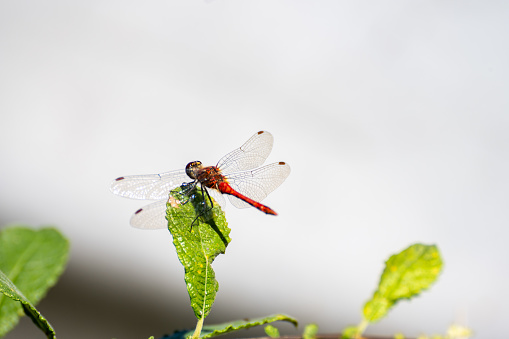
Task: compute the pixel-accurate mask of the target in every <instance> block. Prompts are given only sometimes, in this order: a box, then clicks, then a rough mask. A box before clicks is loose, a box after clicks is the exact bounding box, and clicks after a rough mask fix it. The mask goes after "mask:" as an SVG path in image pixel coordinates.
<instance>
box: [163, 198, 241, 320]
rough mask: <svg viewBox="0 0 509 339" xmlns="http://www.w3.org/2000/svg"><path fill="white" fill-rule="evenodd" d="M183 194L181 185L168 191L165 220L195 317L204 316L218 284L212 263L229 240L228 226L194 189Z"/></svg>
mask: <svg viewBox="0 0 509 339" xmlns="http://www.w3.org/2000/svg"><path fill="white" fill-rule="evenodd" d="M191 193H192V194H191V196H190V197H186V196H185V195H184V194H183V192H182V188H179V189H177V190H174V191H172V192H171V194H170V200H169V202H168V205H167V212H166V213H167V214H166V219H167V220H168V229H169V230H170V232H171V235H172V237H173V244H174V245H175V248H176V249H177V255H178V258H179V260H180V262H181V263H182V265H183V266H184V269H185V281H186V284H187V291H188V293H189V297H190V299H191V307H192V308H193V311H194V314H195V316H196V318H198V319H200V318H205V317H206V316H207V315H208V314H209V312H210V309H211V307H212V304H213V303H214V299H215V297H216V293H217V290H218V288H219V284H218V282H217V280H216V279H215V273H214V270H213V269H212V266H211V264H212V262H213V261H214V259H215V258H216V257H217V256H218V255H219V254H221V253H224V252H225V250H226V246H228V244H229V242H230V241H231V239H230V237H229V234H230V229H229V228H228V223H227V222H226V218H225V216H224V213H223V211H222V210H221V208H220V207H219V205H218V204H217V203H215V202H214V207H213V208H212V209H210V202H209V200H208V198H207V197H205V198H207V205H206V207H205V205H204V203H203V200H204V197H203V195H202V193H201V191H200V190H199V189H194V191H193V192H191Z"/></svg>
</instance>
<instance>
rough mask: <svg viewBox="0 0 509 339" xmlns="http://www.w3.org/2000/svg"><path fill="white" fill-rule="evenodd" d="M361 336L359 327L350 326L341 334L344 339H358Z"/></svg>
mask: <svg viewBox="0 0 509 339" xmlns="http://www.w3.org/2000/svg"><path fill="white" fill-rule="evenodd" d="M360 335H361V331H360V329H359V327H358V326H348V327H347V328H345V329H344V330H343V333H341V338H342V339H351V338H357V337H359V336H360Z"/></svg>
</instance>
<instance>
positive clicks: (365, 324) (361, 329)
mask: <svg viewBox="0 0 509 339" xmlns="http://www.w3.org/2000/svg"><path fill="white" fill-rule="evenodd" d="M368 325H369V321H368V320H366V319H362V321H361V323H360V324H359V325H358V326H357V336H358V337H361V336H362V334H363V333H364V331H365V330H366V327H368Z"/></svg>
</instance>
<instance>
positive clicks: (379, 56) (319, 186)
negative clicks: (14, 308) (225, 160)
mask: <svg viewBox="0 0 509 339" xmlns="http://www.w3.org/2000/svg"><path fill="white" fill-rule="evenodd" d="M508 18H509V3H508V2H506V1H499V2H497V1H484V2H481V1H468V0H467V1H445V2H444V1H411V2H409V1H362V0H361V1H342V2H340V1H332V0H330V1H309V0H308V1H262V0H257V1H254V0H246V1H240V0H239V1H231V0H230V1H226V0H211V1H202V0H186V1H169V0H165V1H160V0H153V1H138V2H136V1H131V0H129V1H125V0H124V1H108V0H107V1H96V0H88V1H78V0H76V1H56V0H50V1H44V2H41V1H22V0H16V1H13V0H12V1H11V0H7V1H1V2H0V114H1V119H0V159H1V166H0V222H1V224H2V225H7V224H11V223H23V224H28V225H32V226H37V227H39V226H41V225H47V224H51V225H56V226H57V227H59V228H60V229H61V230H62V232H63V233H64V234H66V235H67V236H68V237H69V238H70V240H71V242H72V251H71V259H70V262H69V265H68V268H67V271H66V272H65V274H64V276H63V277H62V280H61V281H60V283H59V284H58V285H57V286H56V287H55V288H54V289H53V290H52V291H51V292H50V293H49V294H48V296H47V297H46V299H45V300H44V301H43V302H42V303H41V304H40V310H41V311H42V313H43V314H44V315H45V316H46V317H47V318H48V319H49V320H50V322H51V323H52V324H53V326H54V327H55V329H56V331H57V334H58V335H59V337H60V338H112V337H116V338H147V337H148V336H149V335H155V336H156V337H157V336H161V335H162V334H163V333H165V332H166V333H171V332H172V331H173V330H175V329H180V328H183V327H193V326H194V324H195V319H194V316H193V313H192V311H191V308H190V306H189V300H188V296H187V292H186V289H185V284H184V281H183V275H184V273H183V268H182V266H181V265H180V263H179V262H178V259H177V257H176V254H175V251H174V248H173V245H172V244H171V236H170V234H169V233H168V232H167V231H164V230H162V231H141V230H138V229H134V228H131V227H130V226H129V224H128V223H129V218H130V215H131V214H132V213H133V212H134V211H135V210H136V209H138V208H139V207H141V206H143V205H144V204H145V202H144V201H134V200H127V199H122V198H120V197H117V196H114V195H113V194H111V193H110V191H109V186H110V182H111V180H112V179H114V178H115V177H118V176H121V175H129V174H148V173H158V172H165V171H168V170H173V169H180V168H183V167H184V166H185V165H186V163H187V162H189V161H191V160H201V161H203V162H204V163H205V164H209V165H213V164H215V163H216V161H217V160H218V159H219V158H220V157H221V156H223V155H224V154H226V153H227V152H229V151H231V150H233V149H234V148H237V147H239V146H240V145H241V144H242V143H243V142H244V141H246V140H247V139H248V138H249V137H250V136H251V135H252V134H253V133H255V132H256V131H258V130H267V131H270V132H271V133H272V134H273V135H274V137H275V144H274V149H273V152H272V154H271V156H270V157H269V159H268V162H274V161H286V162H288V163H289V164H290V165H291V166H292V173H291V175H290V176H289V178H288V179H287V180H286V182H285V183H284V184H283V185H282V186H281V187H280V188H278V189H277V190H276V191H275V192H274V193H272V194H271V195H270V196H269V197H268V198H267V199H266V200H265V201H264V202H265V203H266V204H267V205H269V206H270V207H272V208H274V209H275V210H276V211H277V212H278V213H279V214H280V215H279V216H277V217H272V216H267V215H264V214H263V213H260V212H259V211H257V210H254V209H244V210H239V209H236V208H234V207H232V206H231V205H230V206H228V208H227V211H226V212H227V217H228V220H229V223H230V226H231V228H232V233H231V236H232V239H233V241H232V243H231V244H230V246H229V247H228V250H227V253H226V255H223V256H220V257H218V258H217V260H216V262H215V263H214V268H215V271H216V276H217V278H218V280H219V284H220V290H219V293H218V296H217V299H216V302H215V304H214V307H213V309H212V312H211V315H210V317H209V318H207V320H206V322H208V323H215V322H224V321H228V320H233V319H241V318H245V317H257V316H263V315H268V314H271V313H276V312H283V313H288V314H291V315H293V316H295V317H297V318H298V319H299V320H300V322H301V324H306V323H309V322H316V323H318V324H319V325H320V332H322V333H328V332H339V331H341V330H342V329H343V328H344V327H345V326H346V325H349V324H356V323H358V322H359V321H360V319H361V308H362V306H363V304H364V302H365V301H366V300H367V299H369V298H370V296H371V294H372V293H373V291H374V289H375V287H376V285H377V283H378V277H379V275H380V273H381V271H382V269H383V264H384V261H385V260H386V259H387V258H388V257H389V256H390V255H391V254H393V253H395V252H398V251H400V250H402V249H404V248H406V247H407V246H408V245H410V244H412V243H414V242H423V243H435V244H437V245H438V246H439V248H440V250H441V253H442V255H443V257H444V260H445V265H444V272H443V274H442V275H441V277H440V278H439V280H438V282H437V283H436V284H435V285H434V286H433V287H432V288H431V290H429V291H426V292H424V293H423V294H422V295H421V296H419V297H418V298H416V299H415V300H413V301H411V302H408V301H403V302H401V303H399V304H398V305H396V307H395V308H394V309H393V310H392V311H391V313H390V314H389V316H388V317H387V318H385V319H384V320H382V321H381V322H379V323H377V324H376V325H373V326H371V327H369V329H368V333H372V334H375V333H376V334H384V335H392V334H394V333H396V332H403V333H405V334H406V335H409V336H410V335H413V336H416V335H419V334H421V333H427V334H433V333H444V331H445V330H446V328H447V327H448V326H449V325H450V324H451V323H453V322H457V323H459V324H461V325H466V326H469V327H471V328H472V329H473V330H474V331H475V333H476V337H477V338H502V337H503V334H507V326H506V324H507V314H508V312H507V305H508V304H509V294H508V293H507V286H509V266H508V265H507V258H508V257H509V246H507V238H508V235H509V234H508V231H507V226H508V223H507V222H508V215H507V206H508V189H509V185H508V180H507V173H508V170H509V159H508V151H509V134H508V127H509V125H508V121H509V115H508V109H509V101H508V95H507V93H508V89H509V86H508V85H509V80H508V79H509V66H508V62H507V60H509V52H508V32H509V24H508ZM281 329H282V330H283V332H285V333H297V332H293V331H292V329H291V326H289V325H281ZM253 333H254V334H259V332H241V333H240V334H239V335H243V336H246V335H253ZM27 336H30V337H33V338H36V337H40V338H43V335H42V334H39V333H38V331H37V330H36V329H35V328H34V326H33V325H32V324H31V322H30V321H29V320H27V319H24V320H23V321H22V322H21V324H20V326H19V327H18V328H17V329H16V330H15V331H14V332H12V333H11V334H9V335H8V336H7V338H9V339H12V338H26V337H27Z"/></svg>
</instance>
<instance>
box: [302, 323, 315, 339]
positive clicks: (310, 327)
mask: <svg viewBox="0 0 509 339" xmlns="http://www.w3.org/2000/svg"><path fill="white" fill-rule="evenodd" d="M317 333H318V325H317V324H307V325H306V327H304V333H303V334H302V339H315V338H316V334H317Z"/></svg>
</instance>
